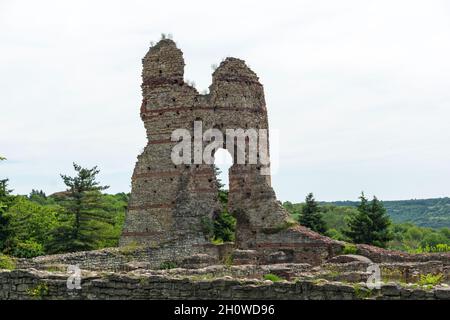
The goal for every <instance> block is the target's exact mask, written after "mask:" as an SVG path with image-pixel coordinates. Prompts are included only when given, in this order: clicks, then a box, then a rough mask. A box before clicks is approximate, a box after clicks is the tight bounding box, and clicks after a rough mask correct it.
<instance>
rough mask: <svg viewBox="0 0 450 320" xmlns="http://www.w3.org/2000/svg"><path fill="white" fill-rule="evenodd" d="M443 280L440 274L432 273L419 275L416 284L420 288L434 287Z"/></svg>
mask: <svg viewBox="0 0 450 320" xmlns="http://www.w3.org/2000/svg"><path fill="white" fill-rule="evenodd" d="M443 279H444V275H443V274H442V273H438V274H432V273H428V274H421V275H420V279H419V281H418V282H417V284H419V285H421V286H426V285H431V286H435V285H437V284H439V283H441V282H442V280H443Z"/></svg>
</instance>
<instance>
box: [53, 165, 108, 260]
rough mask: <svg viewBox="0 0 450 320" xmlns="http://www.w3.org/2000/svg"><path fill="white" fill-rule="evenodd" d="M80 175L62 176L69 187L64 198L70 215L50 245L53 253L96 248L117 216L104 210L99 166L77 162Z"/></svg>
mask: <svg viewBox="0 0 450 320" xmlns="http://www.w3.org/2000/svg"><path fill="white" fill-rule="evenodd" d="M73 167H74V169H75V171H76V172H77V176H75V177H70V176H67V175H61V178H62V179H63V181H64V184H65V185H66V186H67V187H68V189H67V191H66V195H65V196H64V197H63V199H62V200H61V205H62V206H63V207H64V208H65V211H66V216H65V217H64V219H63V221H62V226H61V227H59V228H58V229H57V230H56V231H55V235H54V240H53V242H52V243H51V244H50V246H49V251H51V252H61V251H79V250H92V249H96V248H97V247H98V244H99V242H100V241H102V240H104V237H105V235H106V234H107V233H108V232H109V231H110V229H111V228H112V227H113V226H112V224H113V223H114V217H113V216H111V214H110V213H108V212H107V211H106V210H105V209H104V204H103V201H102V194H101V191H102V190H106V189H107V188H109V187H108V186H100V183H99V182H97V181H96V176H97V174H98V173H99V172H100V170H98V169H97V167H93V168H92V169H86V168H82V167H81V166H79V165H77V164H76V163H74V164H73Z"/></svg>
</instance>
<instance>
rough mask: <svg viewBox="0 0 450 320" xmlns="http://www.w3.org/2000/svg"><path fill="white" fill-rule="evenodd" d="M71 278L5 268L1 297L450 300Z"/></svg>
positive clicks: (227, 283)
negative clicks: (75, 282)
mask: <svg viewBox="0 0 450 320" xmlns="http://www.w3.org/2000/svg"><path fill="white" fill-rule="evenodd" d="M66 283H67V275H65V274H62V273H55V272H53V273H50V272H44V271H37V270H14V271H5V270H0V299H2V300H8V299H26V300H31V299H89V300H95V299H183V300H184V299H236V300H244V299H307V300H323V299H332V300H336V299H339V300H340V299H366V298H372V299H450V290H449V288H436V289H434V290H423V289H414V288H404V287H401V286H398V285H395V284H384V285H382V287H381V289H379V290H378V289H375V290H368V289H366V288H364V287H361V286H353V285H349V284H342V283H336V282H327V281H325V282H314V281H306V280H304V281H297V282H295V281H294V282H287V281H284V282H275V283H273V282H271V281H257V280H235V279H227V278H223V279H215V280H192V279H187V278H186V279H175V278H168V277H164V276H156V275H145V274H141V275H133V274H95V273H86V272H84V273H82V283H81V287H82V289H80V290H76V289H74V290H68V289H67V285H66Z"/></svg>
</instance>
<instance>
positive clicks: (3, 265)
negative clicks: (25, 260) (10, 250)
mask: <svg viewBox="0 0 450 320" xmlns="http://www.w3.org/2000/svg"><path fill="white" fill-rule="evenodd" d="M15 267H16V264H15V263H14V260H13V259H12V258H11V257H8V256H7V255H4V254H2V253H0V269H7V270H13V269H14V268H15Z"/></svg>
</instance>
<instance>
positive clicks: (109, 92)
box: [0, 0, 450, 201]
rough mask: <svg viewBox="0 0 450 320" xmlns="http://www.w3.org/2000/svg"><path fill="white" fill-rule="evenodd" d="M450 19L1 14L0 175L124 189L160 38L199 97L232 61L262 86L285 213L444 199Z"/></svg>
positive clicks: (271, 8)
mask: <svg viewBox="0 0 450 320" xmlns="http://www.w3.org/2000/svg"><path fill="white" fill-rule="evenodd" d="M449 18H450V5H449V4H448V2H446V1H444V0H442V1H433V0H431V1H407V0H404V1H401V0H398V1H385V0H381V1H376V2H375V1H361V0H359V1H357V0H352V1H350V0H348V1H332V0H329V1H317V0H315V1H313V0H310V1H277V2H273V1H271V2H269V1H267V2H266V1H253V0H252V1H227V2H211V1H196V2H195V3H192V2H187V1H170V2H162V1H160V2H150V1H20V0H18V1H12V0H11V1H8V0H6V1H5V0H3V1H2V0H0V111H1V114H0V153H3V154H5V155H6V156H7V157H8V159H9V161H8V162H6V163H2V165H1V166H0V176H1V177H2V176H8V177H9V178H10V180H11V185H12V187H14V188H15V190H16V192H18V193H28V192H29V191H30V190H31V188H42V189H44V190H46V191H47V192H54V191H58V190H60V189H61V188H63V186H62V184H61V181H59V180H60V179H59V176H58V174H59V173H61V172H70V171H71V163H72V161H77V162H80V163H81V164H83V165H89V166H93V165H99V167H100V168H101V169H102V177H101V178H102V181H103V182H104V183H105V184H109V185H111V190H110V191H111V192H118V191H128V190H129V183H130V176H131V173H132V169H133V166H134V163H135V160H136V156H137V154H138V152H139V150H140V149H141V148H142V147H143V146H144V144H145V131H144V128H143V125H142V123H141V121H140V119H139V105H140V100H141V97H140V88H139V85H140V68H141V65H140V59H141V58H142V57H143V55H144V54H145V52H146V51H147V49H148V46H149V43H150V41H152V40H153V41H154V40H157V39H158V37H159V34H160V33H161V32H166V33H172V34H173V36H174V40H175V41H176V42H177V43H178V45H179V47H180V48H181V49H182V50H183V51H184V57H185V60H186V72H185V74H186V75H185V78H186V79H189V80H193V81H195V82H196V84H197V86H198V87H199V89H204V88H206V87H208V85H209V83H210V80H211V69H210V65H211V64H213V63H217V62H219V61H220V60H221V59H222V58H223V57H225V56H228V55H232V56H237V57H241V58H244V59H245V60H246V61H247V62H248V64H249V65H250V66H251V67H252V68H253V69H254V71H255V72H257V74H258V75H259V76H260V78H261V81H262V82H263V84H264V85H265V90H266V100H267V105H268V110H269V121H270V125H271V128H273V129H278V130H279V131H280V141H281V146H280V157H279V158H280V162H281V163H280V168H279V170H278V173H277V174H276V175H274V177H273V179H272V180H273V185H274V187H275V189H276V191H277V193H278V195H279V197H280V198H281V199H283V200H288V199H289V200H292V201H299V200H301V199H302V198H303V197H304V195H305V194H306V193H307V192H309V191H313V192H315V193H316V194H317V196H318V198H319V199H321V200H331V199H355V198H356V197H357V196H358V193H359V192H360V191H361V190H365V191H366V192H367V193H368V194H372V193H376V194H377V195H378V196H379V197H380V198H381V199H397V198H414V197H416V198H421V197H435V196H448V193H445V192H446V187H448V183H447V181H449V179H450V170H449V168H448V163H449V160H450V149H449V148H448V145H449V142H450V130H448V120H447V119H449V118H450V106H449V104H450V91H449V90H448V87H449V84H450V61H449V59H448V57H449V56H450V42H449V41H448V39H449V38H450V22H449V21H450V19H449Z"/></svg>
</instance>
